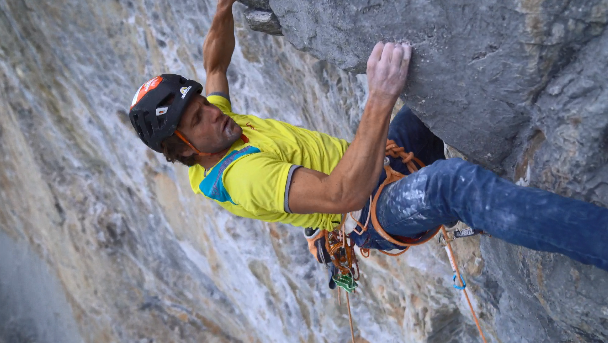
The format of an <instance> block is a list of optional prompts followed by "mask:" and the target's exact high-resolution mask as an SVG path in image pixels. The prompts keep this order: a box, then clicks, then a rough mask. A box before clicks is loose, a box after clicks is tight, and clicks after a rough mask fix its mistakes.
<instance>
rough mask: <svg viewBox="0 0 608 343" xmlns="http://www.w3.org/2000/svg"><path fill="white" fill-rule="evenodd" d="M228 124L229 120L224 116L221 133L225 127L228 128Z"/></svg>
mask: <svg viewBox="0 0 608 343" xmlns="http://www.w3.org/2000/svg"><path fill="white" fill-rule="evenodd" d="M229 123H230V118H229V117H228V116H226V119H224V123H223V124H222V131H224V130H226V127H227V126H228V124H229Z"/></svg>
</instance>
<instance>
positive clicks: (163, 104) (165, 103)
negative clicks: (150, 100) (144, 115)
mask: <svg viewBox="0 0 608 343" xmlns="http://www.w3.org/2000/svg"><path fill="white" fill-rule="evenodd" d="M173 99H175V94H173V93H171V94H169V95H167V96H166V97H165V98H164V99H163V101H161V102H160V103H159V104H158V106H156V108H159V107H169V106H171V104H172V103H173Z"/></svg>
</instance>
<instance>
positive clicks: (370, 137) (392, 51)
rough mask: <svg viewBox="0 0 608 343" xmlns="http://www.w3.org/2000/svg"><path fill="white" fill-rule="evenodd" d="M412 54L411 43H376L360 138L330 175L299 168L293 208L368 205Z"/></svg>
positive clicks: (347, 208)
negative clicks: (393, 111)
mask: <svg viewBox="0 0 608 343" xmlns="http://www.w3.org/2000/svg"><path fill="white" fill-rule="evenodd" d="M411 53H412V48H411V47H410V46H409V44H394V43H387V44H383V43H378V44H376V46H375V47H374V49H373V51H372V53H371V55H370V57H369V60H368V61H367V80H368V86H369V97H368V99H367V104H366V105H365V110H364V112H363V116H362V117H361V123H360V124H359V129H358V130H357V134H356V135H355V139H354V140H353V141H352V143H351V144H350V146H349V147H348V149H347V150H346V152H345V153H344V156H342V159H341V160H340V162H339V163H338V165H336V167H335V168H334V169H333V170H332V171H331V173H330V175H327V174H324V173H321V172H319V171H316V170H311V169H307V168H298V169H296V171H295V172H294V173H293V177H292V178H291V186H290V188H289V208H290V209H291V211H292V213H300V214H307V213H347V212H351V211H356V210H360V209H362V208H363V207H364V206H365V204H366V203H367V201H368V199H369V196H370V194H372V192H373V190H374V188H375V187H376V186H377V185H378V178H379V177H380V173H381V172H382V161H383V160H384V150H385V147H386V138H387V136H388V126H389V123H390V117H391V111H392V110H393V107H394V106H395V102H396V101H397V99H398V97H399V94H400V93H401V91H402V90H403V86H404V85H405V81H406V79H407V68H408V66H409V63H410V56H411ZM313 247H314V246H313Z"/></svg>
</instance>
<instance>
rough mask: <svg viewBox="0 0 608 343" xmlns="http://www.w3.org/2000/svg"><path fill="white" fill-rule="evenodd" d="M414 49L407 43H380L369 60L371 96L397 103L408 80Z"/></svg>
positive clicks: (368, 78)
mask: <svg viewBox="0 0 608 343" xmlns="http://www.w3.org/2000/svg"><path fill="white" fill-rule="evenodd" d="M411 55H412V48H411V46H410V45H409V44H407V43H397V44H396V43H386V44H384V43H382V42H378V43H377V44H376V46H375V47H374V50H373V51H372V53H371V55H370V56H369V59H368V60H367V83H368V87H369V96H370V98H372V97H380V99H382V100H387V101H393V100H394V101H397V98H398V97H399V94H400V93H401V91H402V90H403V86H405V81H406V80H407V69H408V66H409V64H410V57H411Z"/></svg>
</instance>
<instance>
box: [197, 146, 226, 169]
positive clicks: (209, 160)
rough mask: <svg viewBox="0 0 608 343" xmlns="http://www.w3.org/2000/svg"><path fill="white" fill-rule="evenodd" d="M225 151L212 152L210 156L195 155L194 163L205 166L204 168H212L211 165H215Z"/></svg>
mask: <svg viewBox="0 0 608 343" xmlns="http://www.w3.org/2000/svg"><path fill="white" fill-rule="evenodd" d="M227 152H228V150H226V151H222V152H220V153H218V154H213V155H211V156H196V157H195V160H196V163H197V164H199V165H200V166H201V167H203V168H205V169H206V170H209V169H211V168H213V166H214V165H216V164H217V163H218V162H219V161H221V160H222V158H224V156H226V153H227Z"/></svg>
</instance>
